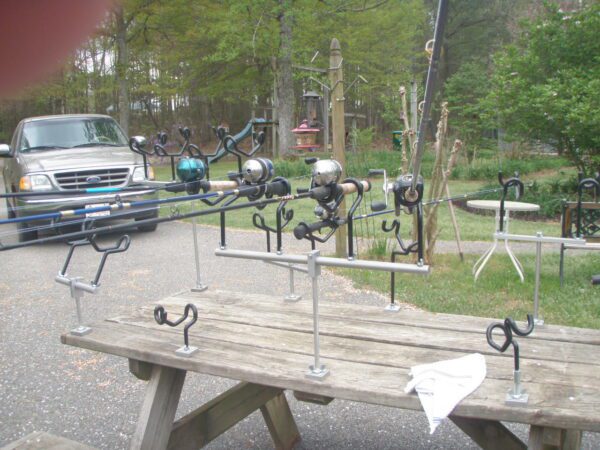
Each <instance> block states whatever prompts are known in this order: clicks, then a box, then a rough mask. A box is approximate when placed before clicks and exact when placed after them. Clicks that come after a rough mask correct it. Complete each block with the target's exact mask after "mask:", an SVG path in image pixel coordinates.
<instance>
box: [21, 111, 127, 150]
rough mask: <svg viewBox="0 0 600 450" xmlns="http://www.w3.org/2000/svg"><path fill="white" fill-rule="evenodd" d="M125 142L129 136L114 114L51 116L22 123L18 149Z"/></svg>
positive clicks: (107, 144)
mask: <svg viewBox="0 0 600 450" xmlns="http://www.w3.org/2000/svg"><path fill="white" fill-rule="evenodd" d="M126 145H127V138H126V137H125V135H124V134H123V131H121V128H120V127H119V126H118V125H117V123H116V122H115V121H114V120H113V119H111V118H108V117H106V118H105V117H84V118H70V119H48V120H36V121H33V122H28V123H26V124H25V125H24V126H23V134H22V135H21V145H20V146H19V151H20V152H30V151H37V150H55V149H63V148H75V147H95V146H109V147H116V146H118V147H122V146H126Z"/></svg>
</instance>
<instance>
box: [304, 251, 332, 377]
mask: <svg viewBox="0 0 600 450" xmlns="http://www.w3.org/2000/svg"><path fill="white" fill-rule="evenodd" d="M318 256H319V250H313V251H311V252H310V253H309V254H308V275H309V276H310V277H311V279H312V296H313V340H314V358H315V360H314V364H313V365H311V366H309V367H308V372H307V374H306V376H307V377H308V378H314V379H317V380H322V379H323V378H325V377H326V376H327V375H329V370H328V369H327V368H326V367H325V366H324V365H322V364H321V360H320V352H319V275H321V266H319V264H318V263H317V257H318Z"/></svg>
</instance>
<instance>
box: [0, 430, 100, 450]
mask: <svg viewBox="0 0 600 450" xmlns="http://www.w3.org/2000/svg"><path fill="white" fill-rule="evenodd" d="M93 449H94V447H89V446H87V445H84V444H81V443H79V442H75V441H72V440H70V439H66V438H63V437H60V436H54V435H52V434H50V433H46V432H44V431H34V432H33V433H31V434H28V435H27V436H25V437H22V438H21V439H19V440H18V441H15V442H11V443H10V444H8V445H5V446H4V447H2V448H1V449H0V450H93Z"/></svg>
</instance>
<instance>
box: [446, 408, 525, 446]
mask: <svg viewBox="0 0 600 450" xmlns="http://www.w3.org/2000/svg"><path fill="white" fill-rule="evenodd" d="M449 418H450V420H452V422H454V424H455V425H456V426H457V427H458V428H460V429H461V430H462V431H463V432H464V433H465V434H467V435H468V436H469V437H470V438H471V439H473V441H475V443H476V444H477V445H479V446H480V447H481V448H482V449H484V450H525V449H526V448H527V446H526V445H525V443H524V442H523V441H521V440H520V439H519V438H518V437H516V436H515V435H514V434H513V433H512V432H511V431H510V430H509V429H508V428H506V427H505V426H504V425H502V424H501V423H500V422H498V421H495V420H483V419H467V418H465V417H458V416H454V415H451V416H450V417H449Z"/></svg>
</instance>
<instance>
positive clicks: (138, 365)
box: [129, 359, 152, 381]
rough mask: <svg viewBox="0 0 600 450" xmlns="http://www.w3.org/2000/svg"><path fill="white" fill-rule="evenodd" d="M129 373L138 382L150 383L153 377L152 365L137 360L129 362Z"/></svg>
mask: <svg viewBox="0 0 600 450" xmlns="http://www.w3.org/2000/svg"><path fill="white" fill-rule="evenodd" d="M129 372H131V374H132V375H133V376H135V377H136V378H137V379H138V380H142V381H148V380H150V377H151V376H152V364H148V363H147V362H144V361H138V360H135V359H130V360H129Z"/></svg>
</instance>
